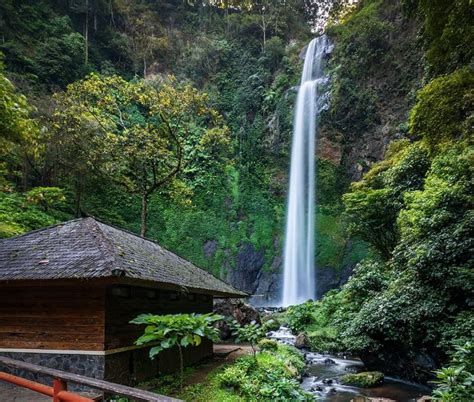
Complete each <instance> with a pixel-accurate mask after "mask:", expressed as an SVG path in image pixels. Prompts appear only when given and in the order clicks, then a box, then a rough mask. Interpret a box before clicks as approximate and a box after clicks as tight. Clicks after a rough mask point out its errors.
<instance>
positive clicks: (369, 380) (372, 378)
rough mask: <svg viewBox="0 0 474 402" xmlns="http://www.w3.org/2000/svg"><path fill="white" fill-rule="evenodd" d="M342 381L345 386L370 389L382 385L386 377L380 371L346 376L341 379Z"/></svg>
mask: <svg viewBox="0 0 474 402" xmlns="http://www.w3.org/2000/svg"><path fill="white" fill-rule="evenodd" d="M340 381H341V384H343V385H351V386H353V387H360V388H370V387H375V386H377V385H380V384H382V383H383V381H384V375H383V373H381V372H379V371H365V372H363V373H357V374H346V375H344V376H342V377H341V379H340Z"/></svg>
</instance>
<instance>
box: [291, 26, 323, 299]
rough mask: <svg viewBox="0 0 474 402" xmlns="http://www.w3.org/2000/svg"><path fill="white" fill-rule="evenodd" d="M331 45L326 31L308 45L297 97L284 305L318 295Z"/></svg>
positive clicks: (292, 151)
mask: <svg viewBox="0 0 474 402" xmlns="http://www.w3.org/2000/svg"><path fill="white" fill-rule="evenodd" d="M329 48H330V45H329V43H328V40H327V37H326V36H325V35H322V36H320V37H318V38H315V39H313V40H312V41H311V42H310V44H309V45H308V49H307V50H306V56H305V61H304V67H303V72H302V75H301V84H300V88H299V90H298V96H297V100H296V111H295V119H294V129H293V144H292V150H291V169H290V186H289V195H288V212H287V221H286V232H285V249H284V275H283V306H289V305H292V304H298V303H303V302H305V301H306V300H308V299H314V298H315V296H316V283H315V270H314V204H315V183H314V182H315V177H314V169H315V152H316V134H317V130H318V115H319V112H320V111H321V110H322V109H323V108H324V107H325V105H326V101H325V98H326V97H325V96H324V94H322V95H320V94H319V93H318V92H320V91H319V90H320V86H321V85H323V84H324V83H325V82H326V81H327V78H326V77H324V76H323V59H324V56H325V54H327V53H328V52H329Z"/></svg>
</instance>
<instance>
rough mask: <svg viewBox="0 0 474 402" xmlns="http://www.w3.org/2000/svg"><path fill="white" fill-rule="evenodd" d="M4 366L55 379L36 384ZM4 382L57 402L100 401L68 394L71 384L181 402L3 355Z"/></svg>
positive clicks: (163, 401)
mask: <svg viewBox="0 0 474 402" xmlns="http://www.w3.org/2000/svg"><path fill="white" fill-rule="evenodd" d="M1 366H6V367H10V368H14V369H19V370H25V371H28V372H30V373H35V374H40V375H46V376H50V377H52V378H53V384H52V386H47V385H44V384H41V383H38V382H35V381H30V380H27V379H25V378H22V377H18V376H15V375H12V374H8V373H6V372H4V371H1ZM0 381H6V382H8V383H11V384H14V385H17V386H20V387H23V388H28V389H30V390H32V391H35V392H38V393H40V394H43V395H46V396H50V397H52V398H53V399H52V400H53V402H93V401H96V400H97V399H91V398H86V397H84V396H81V395H78V394H75V393H72V392H69V391H67V384H68V383H74V384H79V385H84V386H86V387H90V388H93V389H97V390H99V391H101V392H103V393H106V394H110V395H118V396H122V397H127V398H130V399H132V400H133V401H149V402H178V401H180V400H179V399H174V398H170V397H168V396H163V395H159V394H155V393H153V392H148V391H143V390H141V389H136V388H132V387H127V386H125V385H120V384H115V383H112V382H108V381H103V380H98V379H95V378H90V377H86V376H83V375H79V374H73V373H68V372H66V371H61V370H56V369H51V368H48V367H44V366H39V365H37V364H32V363H26V362H22V361H19V360H15V359H10V358H9V357H3V356H0Z"/></svg>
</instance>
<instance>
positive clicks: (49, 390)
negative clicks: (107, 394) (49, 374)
mask: <svg viewBox="0 0 474 402" xmlns="http://www.w3.org/2000/svg"><path fill="white" fill-rule="evenodd" d="M0 380H2V381H6V382H9V383H10V384H14V385H18V386H19V387H23V388H28V389H31V390H32V391H35V392H38V393H40V394H43V395H46V396H51V397H53V402H94V399H90V398H85V397H83V396H81V395H77V394H73V393H72V392H68V391H67V384H66V383H65V382H64V381H63V380H61V379H59V378H55V379H54V380H53V386H52V387H48V386H47V385H44V384H40V383H38V382H34V381H30V380H26V379H24V378H22V377H17V376H15V375H11V374H7V373H4V372H3V371H0Z"/></svg>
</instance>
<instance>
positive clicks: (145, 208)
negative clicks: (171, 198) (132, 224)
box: [140, 193, 148, 237]
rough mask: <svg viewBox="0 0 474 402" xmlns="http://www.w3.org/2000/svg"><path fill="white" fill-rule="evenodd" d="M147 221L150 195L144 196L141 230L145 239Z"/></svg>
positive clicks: (145, 194)
mask: <svg viewBox="0 0 474 402" xmlns="http://www.w3.org/2000/svg"><path fill="white" fill-rule="evenodd" d="M147 220H148V194H147V193H143V194H142V221H141V228H140V236H141V237H145V236H146V232H147V229H148V228H147Z"/></svg>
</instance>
